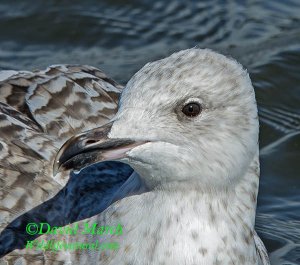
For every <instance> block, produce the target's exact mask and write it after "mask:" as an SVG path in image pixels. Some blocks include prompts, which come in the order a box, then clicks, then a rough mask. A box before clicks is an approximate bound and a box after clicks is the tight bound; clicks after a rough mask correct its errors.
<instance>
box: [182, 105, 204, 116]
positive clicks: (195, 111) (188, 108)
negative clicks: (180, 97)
mask: <svg viewBox="0 0 300 265" xmlns="http://www.w3.org/2000/svg"><path fill="white" fill-rule="evenodd" d="M182 112H183V113H184V115H186V116H189V117H195V116H197V115H199V114H200V112H201V105H200V104H199V103H197V102H191V103H188V104H186V105H185V106H184V107H183V108H182Z"/></svg>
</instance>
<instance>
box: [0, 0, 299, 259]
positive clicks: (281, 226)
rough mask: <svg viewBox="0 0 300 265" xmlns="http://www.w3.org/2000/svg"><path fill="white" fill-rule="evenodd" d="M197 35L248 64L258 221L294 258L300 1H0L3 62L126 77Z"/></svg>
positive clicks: (281, 255)
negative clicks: (254, 105) (255, 125)
mask: <svg viewBox="0 0 300 265" xmlns="http://www.w3.org/2000/svg"><path fill="white" fill-rule="evenodd" d="M195 45H199V46H200V47H209V48H213V49H215V50H218V51H221V52H222V53H225V54H228V55H231V56H233V57H234V58H236V59H237V60H239V61H240V62H241V63H243V64H244V66H245V67H247V68H248V70H249V72H250V76H251V78H252V80H253V83H254V86H255V89H256V95H257V101H258V105H259V114H260V124H261V127H260V130H261V133H260V147H261V185H260V193H259V201H258V214H257V231H258V233H259V235H261V237H262V239H263V241H264V242H265V244H266V247H267V249H268V250H269V252H270V253H271V255H270V257H271V263H272V264H273V265H275V264H276V265H278V264H285V265H287V264H300V1H299V0H298V1H297V0H288V1H283V0H278V1H270V0H268V1H250V0H249V1H237V0H236V1H146V0H144V1H125V0H111V1H96V0H85V1H77V0H73V1H64V0H57V1H54V0H52V1H36V0H35V1H33V0H31V1H29V0H27V1H12V0H10V1H6V0H1V1H0V69H17V70H18V69H23V70H32V69H36V68H44V67H46V66H48V65H50V64H58V63H79V64H89V65H93V66H96V67H99V68H100V69H102V70H104V71H105V72H106V73H107V74H109V75H110V76H111V77H113V78H114V79H115V80H116V81H119V82H121V83H123V84H125V83H126V81H127V80H128V79H129V78H130V77H131V75H132V74H133V73H134V72H135V71H137V70H138V69H139V68H140V67H141V66H143V65H144V64H145V63H146V62H148V61H153V60H156V59H158V58H161V57H165V56H168V55H169V54H170V53H172V52H174V51H177V50H180V49H185V48H190V47H193V46H195Z"/></svg>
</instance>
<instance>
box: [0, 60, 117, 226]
mask: <svg viewBox="0 0 300 265" xmlns="http://www.w3.org/2000/svg"><path fill="white" fill-rule="evenodd" d="M0 79H1V81H0V91H1V93H0V102H1V103H0V150H1V152H0V183H1V188H0V209H1V220H0V231H2V230H3V229H4V227H5V226H6V225H7V224H8V223H10V222H11V221H12V220H13V219H15V218H16V217H18V216H20V215H21V214H22V213H24V212H26V211H28V210H30V209H32V208H33V207H35V206H37V205H38V204H41V203H42V202H44V201H46V200H48V199H49V198H51V197H53V196H54V195H55V194H56V193H57V192H58V191H59V190H60V189H61V188H62V187H63V186H64V185H65V184H66V182H67V180H68V177H69V173H65V174H62V173H60V174H58V175H57V176H56V177H53V174H52V164H53V159H54V155H55V154H56V152H57V150H58V148H59V147H60V146H61V145H62V143H63V142H65V141H66V140H67V139H68V138H69V137H70V136H71V135H73V134H74V133H78V132H80V131H82V130H88V129H90V128H93V127H95V126H100V125H102V124H105V123H106V122H107V121H108V120H109V119H111V118H112V117H113V116H114V114H115V113H116V111H117V103H118V98H119V95H120V92H121V89H122V86H121V85H119V84H117V83H116V82H115V81H113V80H112V79H110V78H109V77H107V76H106V75H105V74H104V73H103V72H102V71H100V70H98V69H96V68H94V67H91V66H77V65H53V66H50V67H48V68H47V69H46V70H44V71H33V72H25V71H23V72H15V71H2V72H0Z"/></svg>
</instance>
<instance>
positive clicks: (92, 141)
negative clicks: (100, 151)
mask: <svg viewBox="0 0 300 265" xmlns="http://www.w3.org/2000/svg"><path fill="white" fill-rule="evenodd" d="M96 142H97V141H96V140H87V141H86V142H85V144H94V143H96Z"/></svg>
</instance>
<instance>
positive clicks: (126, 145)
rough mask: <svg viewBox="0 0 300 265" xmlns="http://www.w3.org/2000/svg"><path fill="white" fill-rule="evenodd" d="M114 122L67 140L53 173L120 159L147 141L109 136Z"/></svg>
mask: <svg viewBox="0 0 300 265" xmlns="http://www.w3.org/2000/svg"><path fill="white" fill-rule="evenodd" d="M112 124H113V123H112V122H111V123H108V124H106V125H104V126H102V127H99V128H96V129H92V130H89V131H86V132H84V133H80V134H78V135H75V136H73V137H71V138H70V139H69V140H68V141H67V142H65V143H64V145H63V146H62V147H61V148H60V150H59V151H58V153H57V155H56V157H55V160H54V165H53V174H54V175H56V174H57V173H58V172H59V171H64V170H69V169H74V170H80V169H82V168H84V167H86V166H89V165H91V164H94V163H97V162H101V161H108V160H118V159H120V158H124V157H126V152H128V151H130V150H131V149H132V148H134V147H136V146H139V145H141V144H144V143H146V141H138V142H137V141H133V140H131V139H119V138H117V139H110V138H108V134H109V132H110V129H111V127H112Z"/></svg>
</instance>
